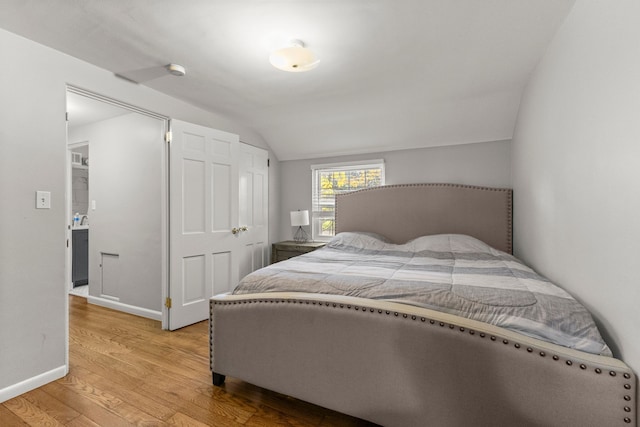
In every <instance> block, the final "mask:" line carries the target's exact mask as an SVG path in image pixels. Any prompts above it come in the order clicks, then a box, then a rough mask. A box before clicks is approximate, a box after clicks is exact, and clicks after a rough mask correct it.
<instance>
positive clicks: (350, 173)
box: [311, 160, 384, 240]
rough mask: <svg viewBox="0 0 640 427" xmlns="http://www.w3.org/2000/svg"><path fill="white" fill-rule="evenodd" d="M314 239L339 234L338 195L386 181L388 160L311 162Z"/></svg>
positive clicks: (325, 238)
mask: <svg viewBox="0 0 640 427" xmlns="http://www.w3.org/2000/svg"><path fill="white" fill-rule="evenodd" d="M311 176H312V178H311V180H312V184H311V185H312V189H311V194H312V196H311V197H312V201H311V206H312V211H313V212H312V219H311V229H312V238H313V240H329V239H330V238H331V237H332V236H334V235H335V223H336V220H335V196H336V194H339V193H346V192H348V191H354V190H360V189H362V188H369V187H378V186H380V185H384V160H366V161H362V162H348V163H332V164H325V165H311Z"/></svg>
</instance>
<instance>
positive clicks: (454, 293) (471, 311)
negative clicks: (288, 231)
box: [233, 232, 611, 356]
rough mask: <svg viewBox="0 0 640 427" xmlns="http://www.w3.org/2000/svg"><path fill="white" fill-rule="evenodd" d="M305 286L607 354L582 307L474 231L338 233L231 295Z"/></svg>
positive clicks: (247, 281) (265, 270) (250, 280)
mask: <svg viewBox="0 0 640 427" xmlns="http://www.w3.org/2000/svg"><path fill="white" fill-rule="evenodd" d="M265 292H312V293H322V294H337V295H348V296H355V297H360V298H369V299H377V300H388V301H394V302H400V303H404V304H410V305H415V306H420V307H426V308H429V309H434V310H438V311H442V312H446V313H450V314H454V315H457V316H462V317H466V318H469V319H474V320H479V321H482V322H486V323H489V324H492V325H496V326H500V327H504V328H506V329H509V330H513V331H516V332H519V333H522V334H524V335H527V336H531V337H534V338H538V339H542V340H545V341H547V342H551V343H554V344H558V345H562V346H565V347H568V348H573V349H576V350H580V351H585V352H588V353H593V354H599V355H604V356H611V351H610V349H609V348H608V346H607V345H606V343H605V342H604V340H603V339H602V337H601V335H600V333H599V331H598V329H597V327H596V325H595V322H594V321H593V318H592V316H591V314H590V313H589V312H588V310H587V309H586V308H585V307H584V306H583V305H581V304H580V303H579V302H578V301H576V300H575V299H574V298H573V297H572V296H571V295H570V294H568V293H567V292H566V291H564V290H563V289H561V288H560V287H559V286H557V285H555V284H553V283H551V282H550V281H549V280H547V279H546V278H544V277H542V276H541V275H539V274H537V273H536V272H535V271H533V270H532V269H531V268H529V267H528V266H526V265H525V264H523V263H522V262H521V261H520V260H518V259H517V258H515V257H514V256H512V255H510V254H507V253H505V252H502V251H499V250H497V249H494V248H492V247H491V246H489V245H487V244H485V243H483V242H482V241H480V240H477V239H475V238H473V237H470V236H466V235H457V234H439V235H432V236H423V237H419V238H417V239H414V240H411V241H409V242H407V243H405V244H401V245H398V244H393V243H389V242H388V241H386V240H385V239H384V237H382V236H379V235H376V234H373V233H354V232H344V233H340V234H338V235H337V236H336V237H334V238H333V239H332V240H331V241H330V242H329V243H328V244H327V245H326V246H325V247H324V248H321V249H318V250H316V251H314V252H311V253H308V254H305V255H301V256H298V257H295V258H291V259H289V260H286V261H282V262H279V263H276V264H272V265H270V266H268V267H265V268H262V269H260V270H257V271H255V272H253V273H251V274H249V275H247V276H246V277H245V278H244V279H243V280H242V281H241V282H240V283H239V284H238V286H237V287H236V288H235V289H234V291H233V293H234V294H251V293H265Z"/></svg>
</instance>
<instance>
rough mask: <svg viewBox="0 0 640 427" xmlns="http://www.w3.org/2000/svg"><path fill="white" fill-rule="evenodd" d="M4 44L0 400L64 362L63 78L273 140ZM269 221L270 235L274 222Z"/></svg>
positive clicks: (33, 49)
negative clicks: (45, 205)
mask: <svg viewBox="0 0 640 427" xmlns="http://www.w3.org/2000/svg"><path fill="white" fill-rule="evenodd" d="M0 51H1V52H2V54H3V63H5V64H11V65H12V66H11V67H1V68H0V93H1V94H2V102H0V197H1V200H2V203H0V343H1V346H0V401H2V400H4V399H7V398H9V397H12V396H13V395H15V393H19V392H21V391H26V390H28V389H30V388H33V387H36V386H38V385H40V384H42V383H45V382H47V381H50V380H52V379H55V378H57V377H59V376H61V375H63V374H64V371H65V369H66V363H67V358H66V356H67V352H66V336H67V325H66V323H67V320H66V319H67V312H66V310H67V293H66V291H67V286H66V283H65V226H66V224H67V221H68V213H67V210H66V203H65V179H66V177H65V175H66V173H65V163H66V156H67V147H66V144H67V140H66V124H65V110H66V85H67V84H73V85H75V86H78V87H82V88H85V89H88V90H92V91H95V92H98V93H100V94H102V95H106V96H109V97H112V98H115V99H118V100H120V101H123V102H126V103H129V104H133V105H136V106H139V107H142V108H146V109H148V110H151V111H154V112H157V113H159V114H164V115H166V116H170V117H173V118H176V119H180V120H184V121H188V122H192V123H197V124H200V125H204V126H209V127H212V128H216V129H220V130H224V131H227V132H233V133H236V134H239V135H240V139H241V140H242V141H244V142H246V143H249V144H253V145H256V146H259V147H263V148H267V149H268V148H269V147H268V146H267V144H266V143H265V142H264V140H263V139H262V138H261V137H260V136H259V135H257V134H256V133H255V132H254V131H253V130H251V129H249V128H246V127H244V126H242V125H240V124H238V123H235V122H233V121H231V120H228V119H226V118H224V117H221V116H218V115H215V114H212V113H209V112H206V111H204V110H201V109H199V108H196V107H194V106H191V105H189V104H187V103H185V102H182V101H179V100H177V99H174V98H171V97H168V96H165V95H162V94H160V93H158V92H156V91H154V90H152V89H150V88H147V87H145V86H142V85H134V84H131V83H128V82H126V81H124V80H121V79H118V78H116V77H115V76H114V75H113V73H111V72H109V71H107V70H103V69H100V68H97V67H94V66H92V65H90V64H87V63H85V62H83V61H80V60H78V59H75V58H73V57H70V56H68V55H65V54H62V53H60V52H57V51H55V50H52V49H49V48H47V47H44V46H42V45H40V44H37V43H34V42H31V41H29V40H27V39H24V38H22V37H19V36H16V35H14V34H12V33H9V32H7V31H4V30H0ZM277 169H278V162H277V160H276V158H275V156H273V155H271V171H270V173H271V176H270V179H273V181H272V182H277V179H278V178H277V176H278V170H277ZM36 190H45V191H50V192H51V196H52V200H51V209H48V210H36V209H35V192H36ZM270 191H271V193H270V197H271V200H273V201H277V200H278V197H277V191H278V190H277V186H276V185H274V186H272V187H271V189H270ZM273 193H276V194H275V195H274V194H273ZM275 217H276V215H273V218H275ZM271 221H272V222H271V224H270V225H272V227H271V228H272V233H273V232H276V230H277V224H274V223H273V219H272V220H271Z"/></svg>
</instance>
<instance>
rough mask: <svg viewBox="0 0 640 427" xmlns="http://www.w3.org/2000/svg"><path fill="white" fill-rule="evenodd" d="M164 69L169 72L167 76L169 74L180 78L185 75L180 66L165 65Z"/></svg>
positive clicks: (185, 72) (184, 70)
mask: <svg viewBox="0 0 640 427" xmlns="http://www.w3.org/2000/svg"><path fill="white" fill-rule="evenodd" d="M165 68H166V69H167V71H169V74H171V75H172V76H177V77H182V76H184V75H185V74H187V70H186V69H185V68H184V67H183V66H182V65H178V64H167V65H165Z"/></svg>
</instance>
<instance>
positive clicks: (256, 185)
mask: <svg viewBox="0 0 640 427" xmlns="http://www.w3.org/2000/svg"><path fill="white" fill-rule="evenodd" d="M268 160H269V158H268V152H267V151H266V150H263V149H262V148H257V147H253V146H251V145H248V144H243V143H240V152H239V209H238V215H239V216H238V223H239V224H240V226H241V228H242V229H243V230H244V227H246V231H242V232H240V233H239V236H238V237H239V239H238V240H239V244H240V246H241V247H240V252H239V257H240V265H239V279H242V278H243V277H244V276H246V275H247V274H249V273H251V272H252V271H254V270H257V269H259V268H262V267H264V266H266V265H267V264H268V263H269V262H268V261H269V259H268V257H269V246H268V243H269V169H268Z"/></svg>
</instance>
